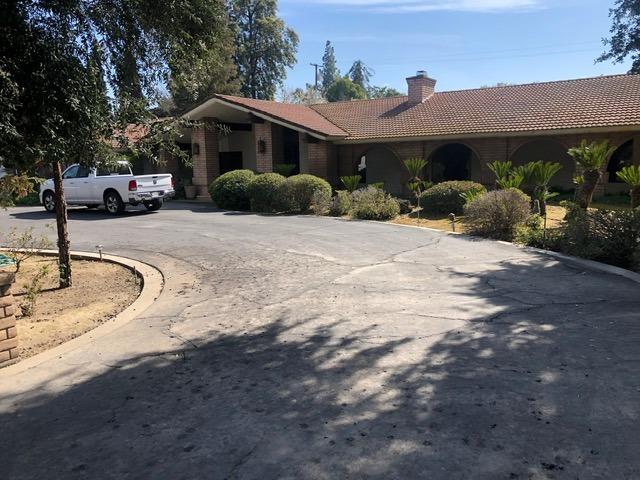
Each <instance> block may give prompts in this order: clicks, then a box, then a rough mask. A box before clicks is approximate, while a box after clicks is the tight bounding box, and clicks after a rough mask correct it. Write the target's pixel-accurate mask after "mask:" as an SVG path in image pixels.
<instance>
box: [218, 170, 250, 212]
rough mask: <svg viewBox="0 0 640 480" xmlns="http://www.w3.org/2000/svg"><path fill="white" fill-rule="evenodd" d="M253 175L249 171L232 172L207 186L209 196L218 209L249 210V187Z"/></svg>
mask: <svg viewBox="0 0 640 480" xmlns="http://www.w3.org/2000/svg"><path fill="white" fill-rule="evenodd" d="M254 177H255V174H254V173H253V172H252V171H251V170H232V171H231V172H227V173H224V174H222V175H220V176H219V177H218V178H216V179H215V180H214V181H213V182H211V185H209V194H210V195H211V199H212V200H213V201H214V202H215V203H216V205H217V206H218V208H224V209H226V210H249V208H250V197H249V185H251V182H252V181H253V179H254Z"/></svg>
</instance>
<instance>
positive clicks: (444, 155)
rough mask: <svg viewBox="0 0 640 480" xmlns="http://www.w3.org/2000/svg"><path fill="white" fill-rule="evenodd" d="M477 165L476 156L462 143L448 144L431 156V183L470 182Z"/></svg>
mask: <svg viewBox="0 0 640 480" xmlns="http://www.w3.org/2000/svg"><path fill="white" fill-rule="evenodd" d="M478 165H479V160H478V156H477V155H476V154H475V152H474V151H473V150H471V148H469V147H467V146H466V145H465V144H463V143H448V144H446V145H443V146H441V147H439V148H437V149H436V150H435V151H434V152H433V153H432V154H431V157H430V159H429V167H430V168H431V181H432V182H435V183H438V182H444V181H448V180H470V179H472V178H473V177H474V176H473V172H474V170H475V169H476V168H477V166H478Z"/></svg>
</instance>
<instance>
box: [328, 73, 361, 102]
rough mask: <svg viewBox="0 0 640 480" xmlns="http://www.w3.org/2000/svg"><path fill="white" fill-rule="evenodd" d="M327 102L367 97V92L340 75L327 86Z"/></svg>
mask: <svg viewBox="0 0 640 480" xmlns="http://www.w3.org/2000/svg"><path fill="white" fill-rule="evenodd" d="M326 96H327V100H328V101H329V102H339V101H342V100H360V99H365V98H367V92H365V91H364V89H363V88H362V87H361V86H360V85H356V84H355V83H353V82H352V81H351V80H350V79H349V78H347V77H341V78H339V79H338V80H336V81H335V82H333V84H332V85H331V86H330V87H329V89H328V90H327V93H326Z"/></svg>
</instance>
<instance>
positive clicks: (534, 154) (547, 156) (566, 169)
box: [510, 138, 575, 189]
mask: <svg viewBox="0 0 640 480" xmlns="http://www.w3.org/2000/svg"><path fill="white" fill-rule="evenodd" d="M510 160H511V163H513V165H514V166H516V167H517V166H520V165H524V164H525V163H530V162H537V161H538V160H542V161H543V162H557V163H559V164H560V165H561V166H562V169H561V170H560V171H559V172H558V173H556V174H555V176H554V177H553V179H552V180H551V186H552V187H555V188H556V189H557V188H561V189H572V188H574V184H573V177H574V172H575V162H574V161H573V159H572V158H571V156H570V155H569V154H568V153H567V148H566V147H565V146H564V145H563V144H562V143H560V142H559V141H557V140H555V139H553V138H539V139H536V140H532V141H530V142H527V143H525V144H524V145H522V146H521V147H520V148H518V149H517V150H516V151H515V152H514V153H513V155H511V158H510Z"/></svg>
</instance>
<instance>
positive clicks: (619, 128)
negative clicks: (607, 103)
mask: <svg viewBox="0 0 640 480" xmlns="http://www.w3.org/2000/svg"><path fill="white" fill-rule="evenodd" d="M615 132H638V133H640V124H637V125H614V126H605V127H580V128H564V129H545V130H520V131H509V132H482V133H455V134H449V135H407V136H394V137H358V138H349V137H346V138H341V139H338V140H336V141H335V143H337V144H340V145H353V144H362V143H390V142H425V141H440V140H455V139H462V138H496V137H499V138H513V137H544V136H550V135H574V134H588V133H615Z"/></svg>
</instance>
